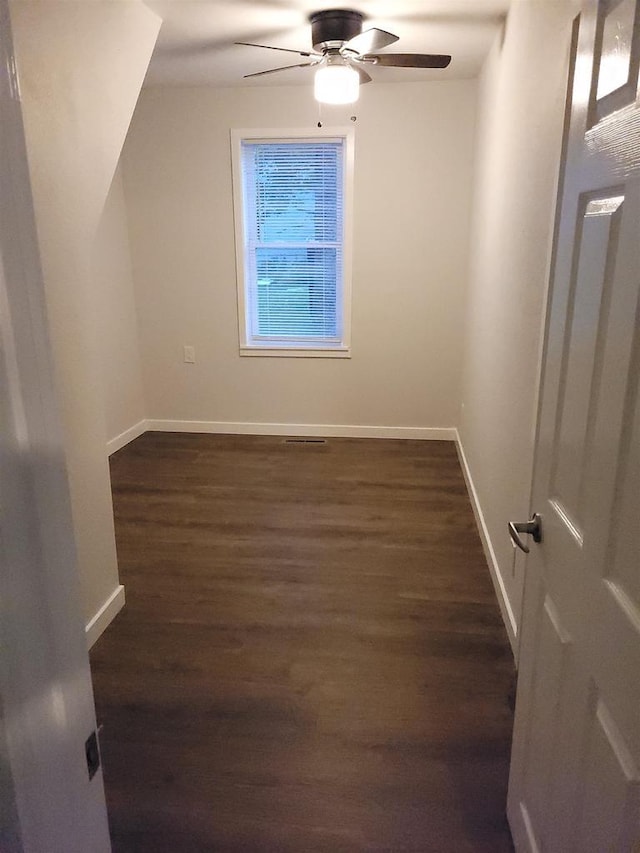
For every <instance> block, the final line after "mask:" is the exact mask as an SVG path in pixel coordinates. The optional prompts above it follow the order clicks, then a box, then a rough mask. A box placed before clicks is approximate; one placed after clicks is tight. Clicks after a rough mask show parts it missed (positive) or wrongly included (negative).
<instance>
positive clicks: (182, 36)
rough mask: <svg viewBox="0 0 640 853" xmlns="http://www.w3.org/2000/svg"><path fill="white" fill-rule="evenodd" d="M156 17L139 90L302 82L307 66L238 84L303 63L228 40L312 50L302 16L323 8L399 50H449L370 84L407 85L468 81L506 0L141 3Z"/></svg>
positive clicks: (382, 73) (388, 71)
mask: <svg viewBox="0 0 640 853" xmlns="http://www.w3.org/2000/svg"><path fill="white" fill-rule="evenodd" d="M146 3H147V5H148V6H149V7H150V8H151V9H153V11H154V12H156V13H157V14H158V15H160V17H161V18H162V19H163V24H162V28H161V30H160V36H159V38H158V43H157V46H156V50H155V52H154V55H153V58H152V60H151V64H150V67H149V72H148V74H147V79H146V82H145V85H147V86H149V85H151V86H153V85H162V84H167V85H209V86H288V85H296V84H308V83H309V82H310V74H309V69H306V68H296V69H293V70H291V71H283V72H282V73H280V74H268V75H266V76H265V77H258V78H253V79H251V80H244V79H243V75H244V74H250V73H252V72H254V71H264V70H266V69H268V68H276V67H278V66H281V65H293V64H295V63H296V62H306V61H307V60H306V59H304V58H301V57H296V56H295V55H294V54H292V53H291V54H287V53H280V52H278V51H272V50H261V49H260V48H257V47H238V46H236V45H234V42H235V41H250V42H258V43H260V44H270V45H275V46H278V47H287V48H293V49H295V50H309V49H310V48H311V29H310V25H309V23H308V17H309V15H310V14H311V13H312V12H317V11H319V10H321V9H327V8H350V9H356V10H357V11H359V12H362V13H363V14H364V16H365V24H364V29H366V28H367V27H380V28H381V29H383V30H388V31H389V32H392V33H395V34H396V35H398V36H400V41H399V42H397V43H396V44H395V45H392V46H391V47H389V48H387V51H389V52H399V53H450V54H451V55H452V57H453V60H452V62H451V64H450V66H449V67H448V68H447V69H443V70H438V71H434V70H422V69H412V68H411V69H408V68H402V69H399V68H373V69H371V70H370V69H367V70H370V73H371V76H372V77H373V78H374V80H378V81H380V82H382V81H384V82H411V81H422V80H453V79H461V78H467V77H475V76H476V75H477V73H478V72H479V70H480V67H481V65H482V61H483V59H484V57H485V56H486V54H487V51H488V50H489V47H490V46H491V43H492V41H493V39H494V37H495V34H496V33H497V32H498V30H499V28H500V26H501V25H502V22H503V20H504V16H505V14H506V11H507V9H508V7H509V4H510V0H356V2H354V3H349V2H346V3H342V4H341V3H340V2H338V3H335V2H334V3H331V2H323V0H146Z"/></svg>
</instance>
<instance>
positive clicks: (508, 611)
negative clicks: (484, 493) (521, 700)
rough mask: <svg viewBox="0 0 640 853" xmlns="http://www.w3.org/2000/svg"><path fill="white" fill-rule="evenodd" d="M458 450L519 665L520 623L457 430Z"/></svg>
mask: <svg viewBox="0 0 640 853" xmlns="http://www.w3.org/2000/svg"><path fill="white" fill-rule="evenodd" d="M455 432H456V439H455V441H456V449H457V451H458V458H459V459H460V466H461V468H462V473H463V475H464V479H465V482H466V484H467V491H468V492H469V498H470V499H471V506H472V507H473V514H474V515H475V517H476V524H477V525H478V532H479V534H480V541H481V542H482V549H483V551H484V555H485V558H486V560H487V564H488V566H489V573H490V575H491V580H492V582H493V587H494V589H495V592H496V597H497V599H498V604H499V605H500V613H501V614H502V620H503V622H504V624H505V627H506V629H507V634H508V635H509V643H510V644H511V651H512V652H513V657H514V659H515V661H516V663H517V661H518V623H517V622H516V618H515V616H514V613H513V610H512V608H511V604H510V602H509V598H508V596H507V591H506V589H505V586H504V581H503V580H502V574H501V572H500V567H499V566H498V560H497V559H496V552H495V551H494V548H493V544H492V543H491V536H490V535H489V528H488V527H487V524H486V522H485V519H484V513H483V512H482V507H481V506H480V499H479V498H478V493H477V491H476V487H475V486H474V484H473V478H472V476H471V471H470V469H469V463H468V462H467V457H466V455H465V452H464V448H463V446H462V442H461V441H460V436H459V434H458V430H457V429H456V431H455Z"/></svg>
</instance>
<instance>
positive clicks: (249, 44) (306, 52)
mask: <svg viewBox="0 0 640 853" xmlns="http://www.w3.org/2000/svg"><path fill="white" fill-rule="evenodd" d="M234 44H241V45H244V46H245V47H263V48H264V49H265V50H282V51H284V52H285V53H295V54H297V55H298V56H322V54H321V53H314V52H313V51H309V50H291V48H290V47H273V45H270V44H254V43H253V42H250V41H236V42H234ZM376 50H377V48H376ZM247 76H250V75H247Z"/></svg>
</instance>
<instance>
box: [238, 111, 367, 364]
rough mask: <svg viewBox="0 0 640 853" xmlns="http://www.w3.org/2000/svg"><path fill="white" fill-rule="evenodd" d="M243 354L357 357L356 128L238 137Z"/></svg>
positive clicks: (250, 133) (246, 133)
mask: <svg viewBox="0 0 640 853" xmlns="http://www.w3.org/2000/svg"><path fill="white" fill-rule="evenodd" d="M232 140H233V174H234V193H235V194H234V200H235V216H236V257H237V271H238V312H239V323H240V353H241V354H242V355H279V356H282V355H284V356H322V357H327V356H329V357H348V356H349V326H350V285H351V282H350V277H351V246H350V227H349V226H350V222H351V193H352V190H351V184H352V172H353V131H352V130H351V128H349V129H345V130H335V129H333V130H330V129H324V128H321V129H318V130H317V131H316V130H314V131H311V132H310V131H308V130H305V131H299V130H298V131H290V130H286V131H282V130H279V131H232Z"/></svg>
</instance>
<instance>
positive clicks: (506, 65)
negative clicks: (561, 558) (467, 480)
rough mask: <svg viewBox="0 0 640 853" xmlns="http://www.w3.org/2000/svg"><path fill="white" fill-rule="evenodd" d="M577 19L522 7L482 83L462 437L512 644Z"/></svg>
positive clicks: (552, 1) (564, 2) (552, 0)
mask: <svg viewBox="0 0 640 853" xmlns="http://www.w3.org/2000/svg"><path fill="white" fill-rule="evenodd" d="M572 16H573V15H572V3H571V2H570V0H557V2H556V0H548V2H544V3H540V2H530V0H519V2H516V3H514V4H513V5H512V7H511V11H510V13H509V16H508V20H507V25H506V30H505V33H504V40H503V41H502V40H500V39H499V40H498V41H497V42H496V44H495V45H494V48H493V50H492V52H491V54H490V56H489V57H488V59H487V61H486V63H485V66H484V69H483V72H482V76H481V79H480V93H479V129H478V140H477V153H476V174H475V191H474V206H473V226H472V248H471V258H470V266H469V270H470V272H469V293H468V299H467V324H466V341H465V362H464V377H463V383H462V401H463V408H462V411H461V415H460V436H461V441H462V446H463V449H464V454H465V456H466V460H467V463H468V469H469V473H470V476H471V479H472V481H473V484H474V486H475V490H476V494H477V499H478V502H479V508H480V512H481V514H482V516H483V518H484V523H485V525H486V528H485V533H486V536H487V541H486V545H487V550H488V552H489V557H490V562H491V564H492V568H493V570H494V574H495V579H497V581H498V586H499V588H500V587H501V590H502V602H501V603H502V605H503V610H504V613H505V616H506V621H507V623H508V626H509V628H510V630H511V634H512V637H511V639H512V642H514V641H515V635H516V633H517V625H518V622H519V618H520V605H521V597H522V585H523V573H524V559H523V555H521V554H520V553H519V552H518V556H517V557H516V556H515V555H514V551H513V549H512V547H511V544H510V540H509V538H508V535H507V521H508V520H510V519H514V520H526V519H527V518H528V517H529V515H528V514H529V511H530V507H529V490H530V485H531V477H532V470H533V449H534V431H535V421H536V405H537V388H538V377H539V366H540V348H541V340H542V333H543V312H544V302H545V295H546V289H547V280H548V263H549V255H550V249H551V239H552V231H553V214H554V206H555V195H556V184H557V175H558V164H559V156H560V149H561V140H562V124H563V116H564V100H565V92H566V75H567V67H568V54H569V45H570V35H571V20H572ZM514 648H515V642H514Z"/></svg>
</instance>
